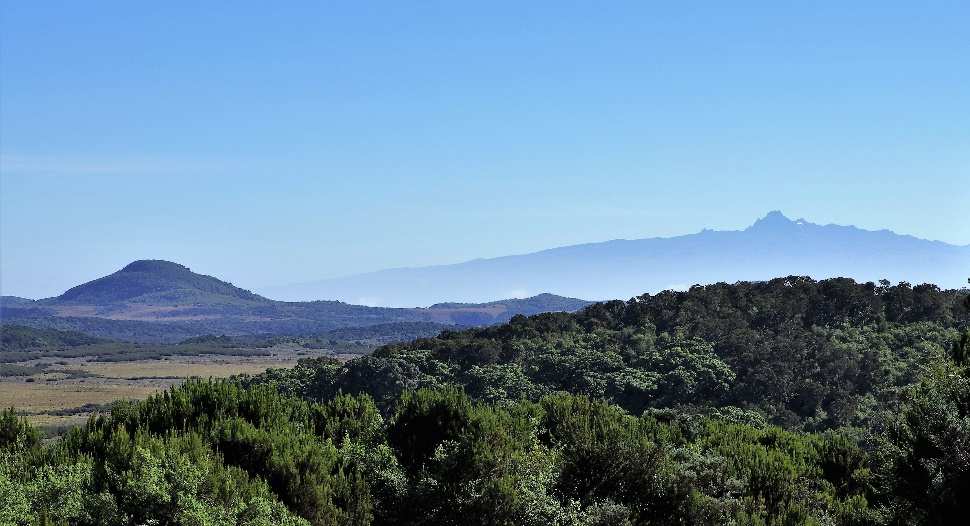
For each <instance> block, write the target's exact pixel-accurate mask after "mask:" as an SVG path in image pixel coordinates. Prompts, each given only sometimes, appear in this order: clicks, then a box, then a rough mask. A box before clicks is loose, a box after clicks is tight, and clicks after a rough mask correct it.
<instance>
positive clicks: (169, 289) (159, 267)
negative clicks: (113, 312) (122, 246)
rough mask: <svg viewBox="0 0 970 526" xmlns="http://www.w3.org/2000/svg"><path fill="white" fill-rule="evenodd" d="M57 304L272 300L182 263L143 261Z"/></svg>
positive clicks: (67, 294)
mask: <svg viewBox="0 0 970 526" xmlns="http://www.w3.org/2000/svg"><path fill="white" fill-rule="evenodd" d="M57 301H58V302H61V303H63V302H71V303H78V304H87V305H108V304H114V303H139V304H153V305H171V304H175V305H179V304H182V305H184V304H195V305H198V304H238V303H265V302H267V301H268V300H267V299H266V298H263V297H261V296H257V295H256V294H253V293H252V292H249V291H248V290H243V289H241V288H239V287H236V286H234V285H233V284H232V283H227V282H225V281H221V280H219V279H217V278H214V277H212V276H205V275H202V274H196V273H195V272H192V271H191V270H190V269H189V268H188V267H185V266H183V265H179V264H178V263H172V262H170V261H162V260H140V261H134V262H132V263H130V264H129V265H128V266H126V267H125V268H123V269H121V270H119V271H117V272H115V273H114V274H111V275H108V276H105V277H103V278H98V279H96V280H94V281H89V282H87V283H84V284H82V285H78V286H76V287H74V288H72V289H70V290H68V291H67V292H65V293H64V294H61V295H60V296H58V297H57Z"/></svg>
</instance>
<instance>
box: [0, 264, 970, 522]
mask: <svg viewBox="0 0 970 526" xmlns="http://www.w3.org/2000/svg"><path fill="white" fill-rule="evenodd" d="M968 321H970V300H968V299H967V293H966V291H942V290H939V289H938V288H936V287H934V286H932V285H920V286H916V287H913V286H910V285H909V284H905V283H903V284H898V285H894V286H891V285H890V284H888V283H885V282H883V283H879V284H872V283H866V284H859V283H855V282H853V281H851V280H847V279H833V280H825V281H820V282H816V281H813V280H810V279H807V278H799V277H789V278H783V279H777V280H772V281H770V282H764V283H738V284H735V285H726V284H717V285H711V286H704V287H700V286H699V287H694V288H692V289H690V290H689V291H685V292H664V293H661V294H657V295H652V296H651V295H644V296H640V297H637V298H633V299H631V300H630V301H627V302H622V301H615V302H607V303H602V304H596V305H593V306H590V307H588V308H586V309H585V310H583V311H581V312H578V313H574V314H566V313H557V314H542V315H537V316H533V317H528V318H527V317H521V316H517V317H515V318H513V319H512V320H511V322H510V323H508V324H505V325H501V326H494V327H488V328H479V329H469V330H464V331H446V332H443V333H442V334H440V335H438V336H436V337H433V338H424V339H419V340H415V341H413V342H409V343H401V344H391V345H387V346H384V347H382V348H380V349H378V350H377V351H376V352H375V353H373V354H372V355H369V356H366V357H361V358H358V359H355V360H351V361H349V362H346V363H340V362H337V361H334V360H307V361H304V362H301V364H300V365H298V366H297V367H295V368H293V369H289V370H271V371H269V372H267V373H264V374H262V375H259V376H255V377H243V378H236V379H234V380H233V381H220V382H206V381H193V382H190V383H187V384H184V385H183V386H181V387H177V388H173V389H172V390H170V391H168V392H166V393H164V394H161V395H158V396H156V397H153V398H151V399H149V400H146V401H144V402H138V403H119V404H117V405H116V406H114V407H113V408H112V410H111V411H110V413H109V414H106V415H103V416H100V417H95V418H92V419H91V420H90V421H89V422H88V423H87V425H86V426H84V427H82V428H77V429H74V430H72V431H71V432H69V433H68V434H67V435H65V436H64V437H62V438H60V439H58V440H54V441H47V442H44V441H42V440H41V439H40V438H39V436H38V435H37V433H36V431H34V430H33V429H31V428H30V427H29V426H28V425H26V424H25V423H23V422H22V421H20V420H19V419H18V418H16V417H15V416H14V415H13V413H12V412H6V413H4V414H3V415H2V418H0V450H2V451H0V524H6V523H10V524H43V523H54V524H60V523H67V524H119V525H121V524H149V523H151V524H313V525H325V524H326V525H330V524H333V525H338V524H407V525H417V524H459V523H461V524H482V525H493V524H495V525H497V524H508V525H520V524H521V525H533V524H534V525H546V524H556V525H577V526H578V525H604V526H605V525H624V524H626V525H634V524H636V525H641V524H643V525H652V524H737V525H774V524H777V525H789V524H792V525H794V524H818V525H826V524H853V525H856V524H858V525H863V524H872V525H879V524H885V525H889V524H954V523H958V522H959V520H962V518H965V516H966V514H967V513H968V512H970V499H967V498H966V497H967V496H970V367H968V366H970V332H968Z"/></svg>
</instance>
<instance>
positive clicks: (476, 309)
mask: <svg viewBox="0 0 970 526" xmlns="http://www.w3.org/2000/svg"><path fill="white" fill-rule="evenodd" d="M589 303H590V302H588V301H584V300H578V299H574V298H564V297H561V296H556V295H553V294H541V295H538V296H535V297H532V298H525V299H510V300H502V301H494V302H489V303H484V304H472V303H442V304H438V305H432V306H431V307H427V308H380V307H367V306H363V305H352V304H348V303H344V302H340V301H310V302H283V301H275V300H270V299H267V298H264V297H262V296H258V295H256V294H253V293H252V292H250V291H248V290H244V289H241V288H239V287H236V286H234V285H232V284H231V283H227V282H225V281H221V280H219V279H217V278H214V277H212V276H205V275H201V274H197V273H194V272H192V271H191V270H190V269H189V268H188V267H185V266H183V265H180V264H178V263H173V262H170V261H162V260H143V261H135V262H133V263H131V264H129V265H127V266H126V267H124V268H122V269H121V270H119V271H117V272H114V273H112V274H109V275H107V276H104V277H102V278H98V279H95V280H93V281H90V282H87V283H84V284H82V285H78V286H76V287H73V288H71V289H70V290H68V291H67V292H65V293H64V294H61V295H60V296H57V297H54V298H47V299H41V300H28V299H24V298H17V297H12V296H4V297H2V298H0V319H2V320H3V322H4V323H16V324H21V325H26V326H31V327H37V328H48V329H57V330H67V331H78V332H82V333H85V334H90V335H94V336H98V337H104V338H112V339H119V340H130V341H144V342H176V341H181V340H184V339H186V338H192V337H194V336H201V335H206V334H217V335H221V334H226V335H234V336H242V335H256V334H278V335H318V334H322V333H325V332H328V331H332V330H334V329H339V328H345V327H367V326H380V327H377V328H375V329H373V330H372V331H370V333H371V334H372V336H370V337H371V338H373V339H381V338H382V337H390V336H392V335H405V336H406V335H409V334H412V333H413V334H415V335H424V334H426V333H427V332H428V328H427V327H428V325H427V324H429V323H431V324H435V325H436V326H441V327H453V326H475V325H490V324H494V323H501V322H505V321H508V320H509V319H511V318H512V317H513V316H515V315H517V314H526V315H529V314H536V313H540V312H551V311H574V310H577V309H580V308H582V307H585V306H586V305H589ZM382 335H383V336H382Z"/></svg>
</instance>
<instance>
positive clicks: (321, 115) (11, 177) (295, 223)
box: [0, 1, 970, 297]
mask: <svg viewBox="0 0 970 526" xmlns="http://www.w3.org/2000/svg"><path fill="white" fill-rule="evenodd" d="M197 4H200V3H198V2H193V3H189V2H184V3H183V2H156V3H153V5H147V4H146V3H142V2H85V3H82V2H20V1H16V2H15V1H3V2H2V3H0V5H2V9H0V289H2V292H3V294H14V295H21V296H27V297H43V296H50V295H54V294H59V293H60V292H62V291H63V290H64V289H66V288H67V287H69V286H72V285H74V284H77V283H79V282H82V281H86V280H89V279H92V278H95V277H98V276H100V275H103V274H106V273H109V272H111V271H113V270H116V269H118V268H120V267H121V266H123V265H124V264H126V263H127V262H129V261H131V260H134V259H140V258H162V259H170V260H175V261H179V262H182V263H184V264H187V265H189V266H190V267H192V268H193V270H197V271H201V272H205V273H209V274H214V275H217V276H220V277H223V278H225V279H229V280H231V281H233V282H234V283H237V284H240V285H242V286H246V287H248V288H259V287H261V286H265V285H274V284H283V283H292V282H301V281H308V280H313V279H319V278H325V277H332V276H338V275H344V274H351V273H357V272H362V271H368V270H375V269H380V268H386V267H396V266H411V265H425V264H434V263H449V262H456V261H461V260H466V259H470V258H475V257H488V256H497V255H504V254H510V253H521V252H528V251H533V250H537V249H542V248H547V247H552V246H558V245H565V244H572V243H579V242H588V241H597V240H606V239H613V238H638V237H650V236H667V235H675V234H681V233H690V232H695V231H698V230H700V229H701V228H704V227H712V228H720V229H728V228H732V229H733V228H741V227H744V226H746V225H748V224H750V223H751V222H753V221H754V220H755V219H756V218H757V217H759V216H762V215H764V213H765V212H767V211H768V210H772V209H781V210H783V211H784V212H785V213H786V214H788V215H789V216H791V217H805V218H807V219H809V220H812V221H814V222H818V223H829V222H834V223H840V224H855V225H858V226H861V227H865V228H873V229H878V228H890V229H893V230H895V231H898V232H902V233H908V234H913V235H917V236H920V237H925V238H930V239H940V240H943V241H947V242H951V243H958V244H968V243H970V221H967V216H966V210H967V202H968V199H970V189H968V186H970V184H968V183H970V65H968V62H967V57H968V56H970V38H967V32H966V31H967V27H968V26H970V3H967V2H957V1H954V2H898V3H895V2H885V1H883V2H830V3H823V2H811V3H807V2H805V3H799V5H797V6H795V5H792V4H793V3H789V2H676V3H666V4H667V5H660V3H648V2H630V3H620V2H605V3H593V2H578V3H570V2H548V3H542V2H530V3H528V5H523V4H525V3H523V2H508V3H505V2H481V3H477V6H475V5H472V3H469V2H442V3H434V2H389V3H367V2H346V3H335V2H308V3H305V4H300V3H297V2H288V3H287V4H288V5H286V6H274V7H273V8H272V9H267V6H268V5H269V4H266V3H264V2H254V3H245V2H231V3H230V2H226V3H223V4H221V5H220V4H219V3H217V2H205V3H203V4H205V5H197Z"/></svg>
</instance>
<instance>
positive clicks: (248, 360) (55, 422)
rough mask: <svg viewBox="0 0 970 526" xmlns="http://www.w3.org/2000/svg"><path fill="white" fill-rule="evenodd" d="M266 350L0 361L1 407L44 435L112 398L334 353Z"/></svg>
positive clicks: (80, 418)
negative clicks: (262, 352)
mask: <svg viewBox="0 0 970 526" xmlns="http://www.w3.org/2000/svg"><path fill="white" fill-rule="evenodd" d="M266 351H267V352H266V353H265V355H259V356H251V355H231V354H230V355H221V354H220V355H216V354H212V355H195V356H192V355H189V356H180V355H176V356H164V357H158V358H151V359H140V360H132V361H111V362H109V361H97V356H83V357H76V358H59V359H57V360H56V362H54V361H51V359H49V358H40V359H35V360H29V361H22V362H16V363H6V364H0V405H2V406H3V407H4V408H9V407H13V408H14V409H15V410H16V411H17V412H18V413H19V414H21V415H24V416H26V417H27V419H28V420H29V421H30V422H31V423H32V424H34V425H36V426H38V427H40V428H41V429H43V430H44V431H45V432H46V433H47V434H59V433H60V432H62V431H63V430H65V429H67V428H69V427H72V426H75V425H80V424H82V423H84V422H85V421H86V420H87V418H88V417H90V416H91V415H92V414H94V413H95V412H98V411H103V410H107V409H108V407H109V406H110V405H111V403H112V402H115V401H116V400H142V399H145V398H148V397H149V396H151V395H152V394H154V393H157V392H159V391H162V390H165V389H167V388H169V387H171V386H173V385H178V384H181V383H182V382H183V381H185V380H186V379H187V378H193V377H194V378H227V377H230V376H233V375H238V374H258V373H261V372H263V371H265V370H267V369H270V368H287V367H292V366H294V365H296V363H297V360H299V359H300V358H314V357H321V356H333V353H332V352H331V351H329V350H325V349H305V348H302V347H298V346H292V345H291V346H286V345H278V346H275V347H272V348H269V349H266ZM4 366H6V367H4ZM11 373H13V374H11ZM25 373H27V374H25Z"/></svg>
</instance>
